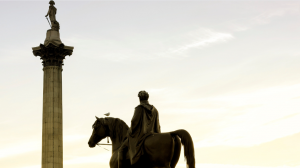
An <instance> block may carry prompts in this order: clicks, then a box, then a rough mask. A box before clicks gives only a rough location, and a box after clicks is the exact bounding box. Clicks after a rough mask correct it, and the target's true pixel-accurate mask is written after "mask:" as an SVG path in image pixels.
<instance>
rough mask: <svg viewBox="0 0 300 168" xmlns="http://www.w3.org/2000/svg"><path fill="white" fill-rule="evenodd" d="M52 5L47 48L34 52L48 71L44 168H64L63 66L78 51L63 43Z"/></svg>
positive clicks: (43, 45) (46, 71) (35, 48)
mask: <svg viewBox="0 0 300 168" xmlns="http://www.w3.org/2000/svg"><path fill="white" fill-rule="evenodd" d="M49 4H50V6H49V10H48V13H47V15H46V18H47V16H49V18H50V22H51V25H50V26H51V29H49V30H47V34H46V39H45V41H44V44H40V45H39V46H38V47H33V48H32V50H33V55H35V56H40V57H41V58H40V59H41V60H43V61H42V64H43V67H44V68H43V71H44V88H43V133H42V134H43V135H42V168H62V167H63V134H62V133H63V131H62V66H63V60H64V59H65V57H66V56H67V55H69V56H70V55H72V52H73V48H74V47H70V46H65V45H64V44H63V43H62V42H61V40H60V37H59V28H60V26H59V23H58V22H57V20H56V17H55V15H56V12H57V9H56V8H55V7H54V5H55V2H54V1H53V0H51V1H50V2H49ZM47 20H48V18H47ZM48 22H49V20H48ZM50 22H49V24H50Z"/></svg>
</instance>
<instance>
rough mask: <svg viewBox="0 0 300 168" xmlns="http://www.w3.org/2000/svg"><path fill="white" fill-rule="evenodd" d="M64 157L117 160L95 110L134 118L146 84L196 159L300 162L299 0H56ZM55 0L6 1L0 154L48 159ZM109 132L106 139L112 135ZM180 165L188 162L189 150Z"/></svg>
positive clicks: (9, 164)
mask: <svg viewBox="0 0 300 168" xmlns="http://www.w3.org/2000/svg"><path fill="white" fill-rule="evenodd" d="M55 2H56V4H55V6H56V8H57V15H56V19H57V21H58V22H59V23H60V38H61V40H62V42H63V43H64V44H65V45H67V46H74V51H73V55H72V56H70V57H68V56H67V57H66V59H65V62H64V66H63V72H62V75H63V139H64V141H63V145H64V146H63V150H64V151H63V157H64V167H65V168H85V167H89V168H99V167H101V168H109V165H108V162H109V158H110V156H111V149H110V148H109V147H108V148H107V149H108V150H110V151H107V150H104V149H103V148H101V147H95V148H89V146H88V144H87V142H88V140H89V137H90V136H91V133H92V131H93V130H92V124H93V123H94V122H95V116H98V117H104V115H103V114H104V113H107V112H110V113H111V116H112V117H117V118H120V119H122V120H124V121H125V122H126V123H127V124H128V125H129V126H130V121H131V118H132V116H133V112H134V108H135V107H136V106H137V105H138V104H139V100H138V97H137V94H138V92H139V91H141V90H146V91H147V92H148V93H149V95H150V97H149V102H150V104H153V105H154V106H155V107H156V108H157V109H158V111H159V118H160V125H161V129H162V132H169V131H174V130H177V129H185V130H187V131H188V132H189V133H190V134H191V136H192V138H193V142H194V147H195V157H196V167H197V168H201V167H203V168H204V167H205V168H275V167H276V168H300V159H299V158H300V143H299V142H300V106H299V104H300V78H299V73H300V66H299V65H300V48H299V44H300V31H299V30H300V1H295V0H294V1H286V0H284V1H283V0H277V1H271V0H269V1H257V0H247V1H246V0H236V1H230V0H223V1H205V0H198V1H197V0H194V1H171V0H168V1H158V0H148V1H137V0H136V1H125V0H122V1H59V0H56V1H55ZM48 6H49V4H48V1H46V0H37V1H25V0H23V1H0V20H1V31H0V37H1V40H0V76H1V78H0V93H1V94H0V102H1V106H0V115H1V119H0V135H1V138H0V165H1V167H5V168H39V167H41V150H42V149H41V145H42V105H43V104H42V98H43V92H42V90H43V71H42V68H43V67H42V64H41V60H40V59H39V57H35V56H34V55H33V54H32V47H36V46H39V44H40V43H43V42H44V40H45V38H46V31H47V30H48V29H49V24H48V22H47V20H46V19H45V15H46V14H47V11H48ZM104 141H105V140H103V143H105V142H106V141H105V142H104ZM177 167H178V168H184V167H186V164H185V161H184V157H183V153H182V154H181V157H180V160H179V163H178V165H177Z"/></svg>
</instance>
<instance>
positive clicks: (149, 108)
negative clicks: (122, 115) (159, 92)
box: [118, 91, 161, 168]
mask: <svg viewBox="0 0 300 168" xmlns="http://www.w3.org/2000/svg"><path fill="white" fill-rule="evenodd" d="M138 97H139V99H140V105H138V106H137V107H136V108H135V111H134V115H133V117H132V119H131V127H130V128H129V129H128V132H127V139H126V138H125V141H124V142H123V144H122V145H121V147H120V148H119V158H118V163H119V168H122V162H123V161H124V159H126V158H124V156H125V155H126V154H125V151H127V149H128V154H129V158H130V163H131V165H133V164H135V163H136V162H137V161H138V160H139V158H140V157H141V156H142V155H143V154H144V149H143V144H144V141H145V139H146V138H147V137H148V136H150V135H153V134H154V133H161V131H160V124H159V119H158V111H157V109H156V108H155V107H154V106H153V105H150V104H149V102H148V98H149V94H148V93H147V92H146V91H140V92H139V94H138Z"/></svg>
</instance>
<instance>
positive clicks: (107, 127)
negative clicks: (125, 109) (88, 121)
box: [88, 91, 195, 168]
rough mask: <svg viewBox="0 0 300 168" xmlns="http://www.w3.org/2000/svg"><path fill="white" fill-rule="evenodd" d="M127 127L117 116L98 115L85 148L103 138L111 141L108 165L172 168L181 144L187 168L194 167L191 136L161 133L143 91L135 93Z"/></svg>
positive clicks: (177, 131) (156, 115) (156, 118)
mask: <svg viewBox="0 0 300 168" xmlns="http://www.w3.org/2000/svg"><path fill="white" fill-rule="evenodd" d="M138 97H139V99H140V105H138V106H137V107H136V108H135V111H134V115H133V117H132V120H131V127H130V128H129V127H128V126H127V124H126V123H125V122H124V121H122V120H121V119H119V118H113V117H105V118H98V117H96V121H95V123H94V124H93V133H92V135H91V137H90V139H89V142H88V144H89V147H91V148H92V147H95V146H96V145H97V144H98V142H100V141H101V140H102V139H104V138H106V137H110V139H111V141H112V156H111V159H110V161H109V165H110V168H175V166H176V164H177V162H178V160H179V156H180V150H181V144H182V145H183V146H184V156H185V159H186V162H187V167H188V168H195V153H194V144H193V140H192V137H191V136H190V134H189V133H188V132H187V131H186V130H183V129H181V130H176V131H172V132H165V133H161V131H160V124H159V116H158V111H157V109H156V108H155V107H154V106H153V105H150V104H149V102H148V98H149V94H148V93H147V92H146V91H140V92H139V93H138Z"/></svg>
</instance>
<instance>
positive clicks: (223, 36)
mask: <svg viewBox="0 0 300 168" xmlns="http://www.w3.org/2000/svg"><path fill="white" fill-rule="evenodd" d="M188 36H190V37H192V38H193V39H196V40H194V41H193V42H191V43H188V44H185V45H183V46H181V47H179V48H177V49H173V50H171V51H170V52H171V53H182V52H184V51H186V50H189V49H192V48H200V47H206V46H208V45H211V44H213V43H219V42H226V41H228V40H231V39H233V38H234V37H233V35H231V34H229V33H221V32H214V31H212V30H209V29H204V30H201V31H200V32H199V31H198V32H196V33H189V34H188Z"/></svg>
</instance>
